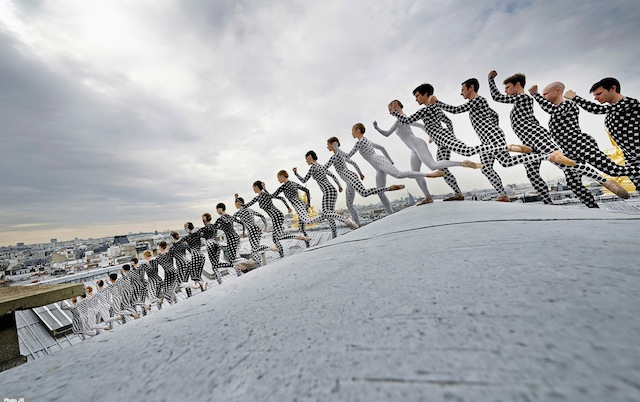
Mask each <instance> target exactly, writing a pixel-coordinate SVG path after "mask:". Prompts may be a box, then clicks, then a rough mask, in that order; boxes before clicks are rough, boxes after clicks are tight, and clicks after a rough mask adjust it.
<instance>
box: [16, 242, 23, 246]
mask: <svg viewBox="0 0 640 402" xmlns="http://www.w3.org/2000/svg"><path fill="white" fill-rule="evenodd" d="M16 247H24V243H16Z"/></svg>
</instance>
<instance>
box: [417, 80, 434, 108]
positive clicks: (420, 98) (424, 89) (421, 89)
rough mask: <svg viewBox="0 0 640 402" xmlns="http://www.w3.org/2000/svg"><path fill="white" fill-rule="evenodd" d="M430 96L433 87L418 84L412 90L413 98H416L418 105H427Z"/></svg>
mask: <svg viewBox="0 0 640 402" xmlns="http://www.w3.org/2000/svg"><path fill="white" fill-rule="evenodd" d="M431 95H433V85H431V84H420V85H418V86H417V87H416V89H414V90H413V96H415V97H416V102H418V105H428V104H429V97H430V96H431Z"/></svg>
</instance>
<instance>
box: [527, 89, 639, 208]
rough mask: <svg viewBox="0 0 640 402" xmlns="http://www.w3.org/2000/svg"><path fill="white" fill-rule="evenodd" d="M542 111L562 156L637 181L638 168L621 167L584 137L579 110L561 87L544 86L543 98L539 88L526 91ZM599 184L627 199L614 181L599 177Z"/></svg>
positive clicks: (590, 138) (594, 141) (625, 194)
mask: <svg viewBox="0 0 640 402" xmlns="http://www.w3.org/2000/svg"><path fill="white" fill-rule="evenodd" d="M529 93H530V94H531V95H533V99H535V100H536V101H537V102H538V104H539V105H540V107H541V108H542V110H544V111H545V112H547V113H549V114H550V115H551V116H550V119H549V133H550V134H551V136H552V137H553V139H554V140H556V141H557V142H558V144H560V146H561V147H562V149H563V150H564V151H565V154H566V155H567V156H568V157H569V158H571V159H574V160H575V161H577V162H580V163H590V164H591V165H593V166H595V167H596V168H597V169H599V170H601V171H603V172H604V173H606V174H608V175H610V176H617V177H619V176H630V177H640V169H638V167H637V166H632V165H625V166H620V165H618V164H617V163H615V162H614V161H613V160H611V158H609V157H608V156H607V155H606V154H605V153H604V152H602V151H601V150H600V148H598V143H597V142H596V140H595V138H593V137H592V136H590V135H589V134H586V133H583V132H582V130H581V129H580V123H579V121H578V114H579V113H580V109H579V108H578V106H576V104H575V102H573V101H571V100H568V99H564V98H563V97H562V94H563V93H564V84H563V83H561V82H554V83H551V84H549V85H547V86H546V87H545V88H544V90H543V95H540V93H538V86H537V85H534V86H532V87H531V88H529ZM598 182H599V183H600V184H601V185H602V186H603V187H605V188H607V189H608V190H609V191H611V192H612V193H614V194H616V195H617V196H619V197H621V198H629V193H627V190H625V189H624V187H622V186H621V185H620V184H618V183H617V182H615V181H613V180H605V178H604V177H600V179H599V180H598Z"/></svg>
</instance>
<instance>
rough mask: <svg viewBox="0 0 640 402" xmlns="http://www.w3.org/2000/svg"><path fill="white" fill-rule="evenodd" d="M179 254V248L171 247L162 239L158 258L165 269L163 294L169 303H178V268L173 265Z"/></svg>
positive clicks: (159, 244)
mask: <svg viewBox="0 0 640 402" xmlns="http://www.w3.org/2000/svg"><path fill="white" fill-rule="evenodd" d="M176 254H177V250H175V249H174V248H173V247H171V248H169V245H168V244H167V242H166V241H164V240H162V241H161V242H160V243H158V256H157V257H156V260H157V261H158V264H160V266H161V267H162V269H164V281H163V283H162V284H163V286H162V294H163V296H164V298H165V299H166V300H167V301H168V302H169V304H173V303H176V302H177V301H178V298H177V297H176V287H177V286H178V270H177V269H176V268H175V266H174V265H173V259H174V258H175V256H176Z"/></svg>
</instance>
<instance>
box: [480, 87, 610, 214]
mask: <svg viewBox="0 0 640 402" xmlns="http://www.w3.org/2000/svg"><path fill="white" fill-rule="evenodd" d="M489 89H490V90H491V97H492V98H493V100H495V101H496V102H500V103H511V104H513V108H512V109H511V113H510V117H511V127H512V128H513V131H514V132H515V134H516V135H517V136H518V138H520V140H521V141H522V142H523V144H524V145H528V146H530V147H531V148H533V152H535V153H542V154H549V153H551V152H553V151H555V150H558V149H561V148H560V146H559V145H558V144H557V143H556V142H555V141H554V140H553V138H552V137H551V134H549V132H548V131H547V130H546V129H545V128H544V127H542V126H541V125H540V123H539V122H538V119H536V118H535V116H534V114H533V98H532V97H531V96H529V95H526V94H516V95H503V94H501V93H500V91H499V90H498V87H497V86H496V83H495V80H494V79H493V78H489ZM540 163H541V162H540V161H537V162H535V161H534V162H527V163H525V164H524V166H525V169H526V171H527V177H528V178H529V181H530V182H531V184H532V185H533V187H534V188H535V189H536V191H537V192H538V194H539V195H540V197H541V198H542V201H543V202H544V203H545V204H552V201H551V197H549V190H548V188H547V184H546V183H545V182H544V180H542V177H540ZM556 166H558V167H559V168H560V169H562V171H563V172H564V174H565V176H566V177H567V185H568V186H569V187H570V188H571V190H572V191H573V192H574V193H575V194H576V196H578V198H579V199H580V201H582V203H584V204H585V205H586V206H588V207H589V208H597V207H598V204H596V202H595V199H594V198H593V195H591V192H590V191H589V190H587V189H586V188H585V187H584V186H583V185H582V179H581V176H583V175H584V176H588V177H591V178H592V179H594V180H599V179H600V178H601V175H600V174H599V173H598V172H597V171H596V170H594V169H593V168H591V167H588V166H586V165H584V164H580V163H578V164H576V165H575V166H561V165H556Z"/></svg>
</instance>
